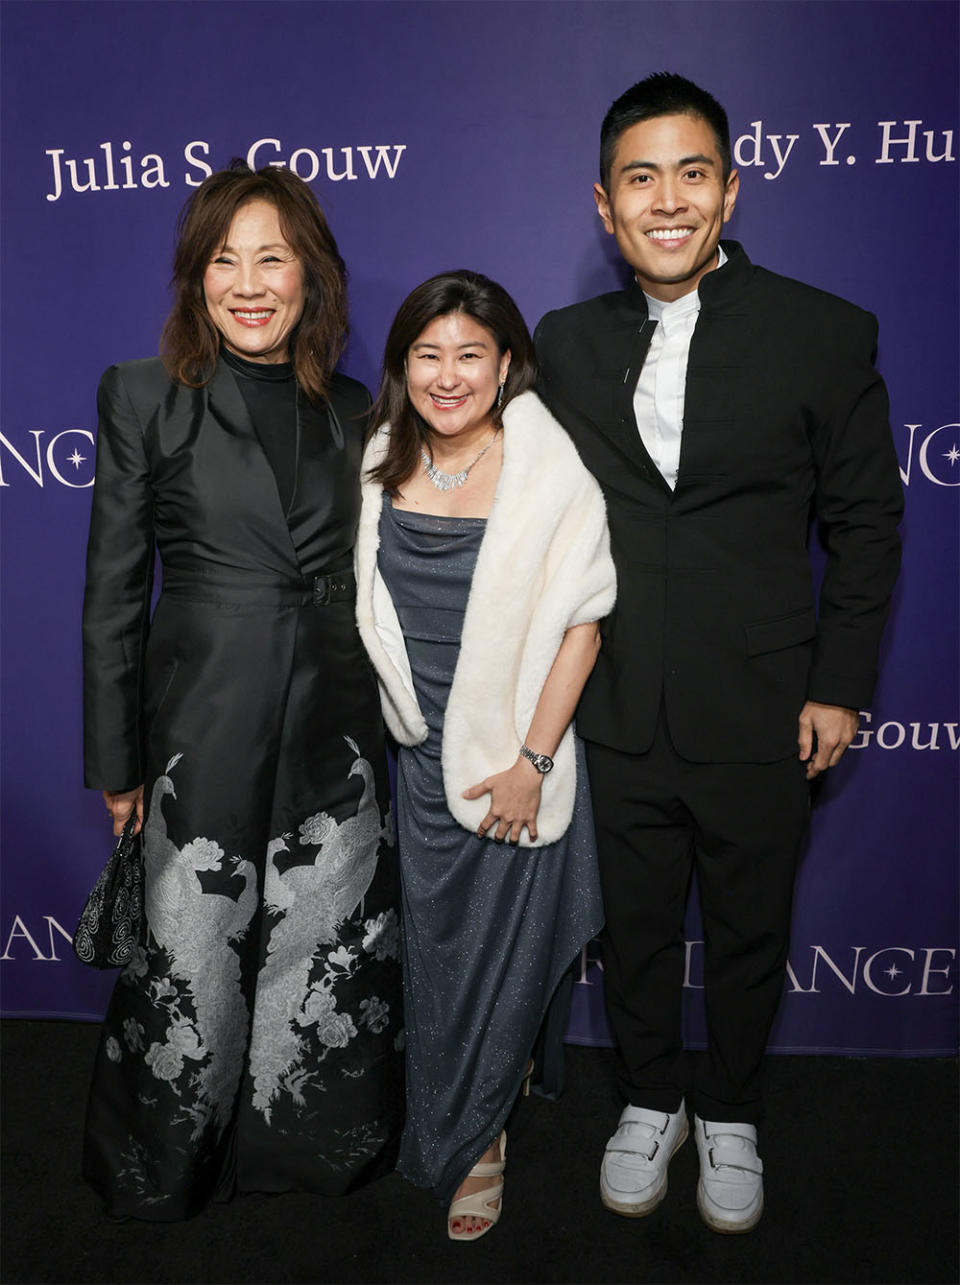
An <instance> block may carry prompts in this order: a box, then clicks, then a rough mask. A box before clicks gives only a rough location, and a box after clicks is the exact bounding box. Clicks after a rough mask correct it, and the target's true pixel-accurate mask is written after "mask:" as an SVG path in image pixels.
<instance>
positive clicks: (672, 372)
mask: <svg viewBox="0 0 960 1285" xmlns="http://www.w3.org/2000/svg"><path fill="white" fill-rule="evenodd" d="M717 251H718V255H719V259H718V262H717V267H716V269H714V271H717V270H719V269H720V268H722V267H723V265H724V264H725V263H726V262H727V256H726V255H725V254H724V252H723V249H722V247H721V246H717ZM644 297H645V298H646V301H647V313H648V315H649V317H650V320H651V321H655V322H656V323H657V326H656V329H655V330H654V332H653V337H652V339H651V340H650V348H649V350H648V352H647V357H646V361H644V363H643V370H641V372H640V378H639V379H638V381H637V387H636V391H635V392H634V394H633V413H634V415H635V416H636V420H637V428H638V429H639V430H640V439H641V441H642V442H643V444H644V446H645V447H646V448H647V453H648V454H649V456H650V458H651V459H652V460H653V462H654V464H656V466H657V468H658V469H659V470H660V473H661V474H662V476H663V479H664V481H665V482H666V483H667V485H668V486H669V487H670V489H671V491H672V490H673V489H674V487H675V486H676V485H677V470H678V469H679V467H680V437H681V435H682V433H683V401H684V391H685V389H686V385H687V359H688V357H689V356H690V340H691V339H692V338H693V332H694V329H695V327H696V324H697V317H698V316H699V315H700V291H699V288H698V289H696V290H691V291H690V293H689V294H685V295H682V296H681V297H680V298H679V299H675V300H673V302H672V303H664V302H663V301H662V300H660V299H652V298H651V297H650V295H648V294H647V293H646V291H644Z"/></svg>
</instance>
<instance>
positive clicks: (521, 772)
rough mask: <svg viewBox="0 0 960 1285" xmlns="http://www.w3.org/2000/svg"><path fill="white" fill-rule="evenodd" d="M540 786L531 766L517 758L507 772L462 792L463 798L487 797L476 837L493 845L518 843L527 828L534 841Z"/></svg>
mask: <svg viewBox="0 0 960 1285" xmlns="http://www.w3.org/2000/svg"><path fill="white" fill-rule="evenodd" d="M542 784H543V777H542V776H541V775H540V773H539V772H538V771H537V769H536V768H535V767H534V766H533V764H532V763H530V762H529V761H528V760H527V759H525V758H523V757H518V759H517V761H516V763H514V765H513V767H511V768H508V769H507V771H506V772H497V773H496V774H495V775H494V776H488V777H487V778H486V780H485V781H481V782H480V783H479V784H478V785H472V786H471V787H470V788H469V790H464V792H463V797H464V798H465V799H479V798H480V797H481V796H482V795H484V794H489V795H490V806H489V809H488V810H487V815H486V816H485V817H484V818H483V820H482V821H481V822H480V824H479V825H478V826H477V838H478V839H483V838H486V837H488V836H489V837H490V838H492V839H493V840H494V842H495V843H502V842H503V841H504V840H505V839H506V840H507V841H508V842H509V843H519V842H520V834H521V832H522V831H523V828H524V827H526V829H527V833H528V834H529V836H530V838H531V839H536V837H537V812H538V811H539V810H540V789H541V786H542Z"/></svg>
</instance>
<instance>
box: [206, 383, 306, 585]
mask: <svg viewBox="0 0 960 1285" xmlns="http://www.w3.org/2000/svg"><path fill="white" fill-rule="evenodd" d="M206 394H207V411H208V413H209V414H210V415H211V416H212V417H213V419H215V420H216V422H217V424H218V425H219V427H220V428H221V429H222V430H223V432H224V433H226V434H227V435H228V436H230V437H233V438H238V439H240V440H242V441H243V442H244V443H245V444H246V450H247V453H248V455H249V457H250V459H251V460H255V461H256V467H255V475H256V478H255V489H256V494H255V495H252V496H251V502H253V501H255V500H256V499H257V497H258V496H259V497H261V498H260V502H259V504H258V505H257V507H258V508H259V509H261V510H263V500H264V499H265V497H267V496H269V497H270V520H271V525H272V526H273V525H275V527H276V532H275V534H276V536H277V541H278V544H279V545H280V546H281V547H282V549H283V550H284V552H285V553H286V554H287V555H288V557H289V560H290V562H291V563H292V564H293V566H294V567H296V568H297V571H298V572H299V571H300V570H301V566H300V555H299V553H298V551H297V547H296V544H295V542H294V539H293V535H292V533H291V531H290V524H289V522H288V521H287V515H286V514H285V513H284V511H283V505H282V503H281V501H280V492H279V490H278V489H277V479H276V476H275V474H274V472H273V469H272V468H271V467H270V461H269V460H268V459H267V453H266V451H265V450H264V449H263V445H262V443H261V441H260V436H259V434H258V433H257V430H256V428H255V427H254V423H253V420H252V419H251V418H250V413H249V411H248V410H247V403H246V402H245V401H244V400H243V394H242V393H241V391H240V386H239V385H238V383H237V381H236V379H235V378H234V374H233V371H232V370H231V369H230V367H229V366H228V365H227V364H226V362H224V361H218V362H217V368H216V370H215V371H214V372H213V375H212V377H211V378H210V381H209V382H208V383H207V385H206ZM298 446H299V443H298ZM294 499H296V497H294ZM264 516H266V514H264ZM274 518H275V519H276V521H275V523H274V522H273V519H274Z"/></svg>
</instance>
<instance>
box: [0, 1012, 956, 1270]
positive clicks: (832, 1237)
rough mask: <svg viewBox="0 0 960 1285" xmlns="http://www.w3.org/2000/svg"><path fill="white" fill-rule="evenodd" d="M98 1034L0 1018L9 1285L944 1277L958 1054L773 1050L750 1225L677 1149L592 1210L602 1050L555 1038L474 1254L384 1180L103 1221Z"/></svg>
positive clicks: (607, 1063) (519, 1121)
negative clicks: (717, 1223)
mask: <svg viewBox="0 0 960 1285" xmlns="http://www.w3.org/2000/svg"><path fill="white" fill-rule="evenodd" d="M96 1040H97V1030H96V1028H95V1027H93V1026H88V1025H84V1024H81V1023H72V1022H28V1021H7V1022H5V1023H3V1031H2V1056H3V1108H4V1109H3V1117H2V1120H3V1187H2V1198H3V1247H2V1259H0V1275H2V1280H3V1281H5V1282H10V1283H11V1285H12V1283H13V1282H40V1281H42V1282H61V1283H64V1285H66V1283H73V1282H82V1281H97V1282H110V1283H117V1285H119V1283H121V1282H123V1283H126V1282H131V1283H137V1282H177V1283H179V1285H193V1283H196V1285H200V1283H202V1282H209V1283H210V1285H214V1283H220V1282H223V1283H231V1285H232V1283H233V1282H237V1283H239V1282H254V1283H256V1285H280V1283H281V1282H308V1283H309V1282H316V1283H319V1282H338V1283H339V1282H342V1283H344V1285H345V1283H346V1282H366V1283H372V1282H397V1283H398V1285H399V1283H400V1282H464V1283H467V1282H470V1283H481V1285H482V1283H484V1282H527V1281H530V1282H541V1281H542V1282H548V1281H550V1282H552V1281H556V1282H561V1281H563V1282H585V1283H593V1282H596V1283H598V1285H599V1283H600V1282H638V1283H640V1282H660V1283H664V1285H666V1283H668V1282H763V1283H764V1285H767V1283H770V1285H772V1283H773V1282H781V1281H782V1282H806V1283H808V1285H812V1283H813V1282H838V1283H840V1282H842V1283H844V1285H846V1283H847V1282H870V1283H871V1285H902V1283H906V1282H917V1283H918V1285H934V1283H938V1282H948V1283H950V1285H952V1283H953V1282H956V1281H957V1279H958V1253H957V1250H958V1212H957V1064H956V1062H954V1061H949V1060H942V1059H906V1060H903V1059H846V1058H826V1057H773V1058H769V1059H768V1070H767V1088H768V1117H769V1121H770V1123H769V1125H768V1127H767V1128H766V1129H765V1130H764V1132H763V1134H762V1154H763V1158H764V1164H765V1166H766V1201H767V1206H766V1213H765V1215H764V1218H763V1221H762V1222H761V1224H760V1226H759V1227H758V1228H757V1229H756V1230H755V1231H754V1232H752V1233H750V1234H749V1235H747V1236H717V1235H715V1234H713V1233H712V1232H710V1231H708V1230H707V1229H706V1228H705V1227H704V1226H703V1224H702V1223H701V1222H700V1219H699V1217H698V1215H697V1209H696V1195H695V1192H696V1180H697V1163H696V1148H695V1147H694V1145H693V1142H692V1140H691V1141H690V1142H688V1143H687V1144H686V1145H685V1146H684V1147H683V1148H682V1149H681V1150H680V1151H679V1152H678V1153H677V1156H676V1158H675V1159H674V1161H673V1164H672V1166H671V1169H670V1191H669V1193H668V1195H667V1198H666V1200H665V1201H664V1203H663V1204H662V1205H661V1206H660V1208H659V1209H658V1210H657V1211H656V1212H655V1213H654V1214H653V1215H651V1216H650V1217H648V1218H643V1219H625V1218H619V1217H617V1216H616V1215H614V1214H609V1213H607V1212H606V1211H605V1210H604V1209H603V1208H602V1207H601V1205H600V1201H599V1198H598V1195H597V1169H598V1165H599V1159H600V1153H601V1150H602V1147H603V1143H604V1141H605V1139H606V1137H607V1134H608V1133H609V1132H610V1131H611V1130H612V1128H613V1126H614V1124H615V1122H616V1119H617V1115H618V1105H617V1101H616V1094H615V1090H614V1059H613V1054H612V1053H610V1052H609V1051H607V1050H593V1049H582V1048H571V1049H569V1050H568V1062H567V1072H568V1087H567V1091H566V1093H565V1095H564V1097H563V1099H562V1100H561V1101H560V1102H559V1103H551V1102H546V1101H544V1100H542V1099H539V1098H535V1097H531V1098H528V1099H525V1100H524V1101H523V1102H522V1103H521V1104H520V1106H519V1108H518V1110H517V1112H516V1113H515V1116H514V1119H513V1121H512V1124H511V1131H510V1157H509V1169H508V1173H507V1185H506V1199H505V1205H504V1214H503V1218H502V1220H501V1222H500V1223H499V1225H498V1226H497V1227H495V1228H494V1229H493V1231H492V1232H490V1233H489V1234H488V1235H487V1236H486V1237H484V1238H483V1239H482V1240H480V1241H478V1242H476V1243H474V1244H467V1245H457V1244H452V1243H451V1242H449V1241H448V1240H447V1239H446V1231H445V1225H444V1218H443V1213H442V1211H441V1210H440V1209H439V1207H438V1206H436V1205H435V1204H434V1203H433V1201H432V1200H431V1199H430V1198H429V1197H428V1196H427V1195H426V1194H425V1193H423V1192H421V1191H418V1190H416V1189H415V1188H413V1187H411V1186H409V1185H408V1184H407V1183H405V1182H403V1181H402V1180H401V1179H400V1178H398V1177H397V1176H396V1175H392V1176H391V1177H389V1178H386V1179H383V1180H382V1181H381V1182H378V1183H375V1184H374V1185H373V1186H372V1187H368V1188H366V1189H364V1190H363V1191H361V1192H358V1193H357V1194H355V1195H352V1196H348V1197H346V1198H344V1199H342V1200H329V1199H323V1198H320V1197H315V1196H307V1195H292V1196H277V1197H269V1196H245V1197H243V1198H241V1199H238V1200H236V1201H234V1202H233V1203H232V1204H229V1205H219V1206H212V1207H211V1208H209V1209H208V1210H207V1211H206V1212H204V1213H203V1214H202V1215H201V1216H200V1217H198V1218H196V1219H194V1220H193V1221H192V1222H189V1223H180V1224H172V1225H154V1224H146V1223H126V1224H122V1225H119V1226H117V1225H113V1224H110V1223H107V1222H106V1221H105V1220H104V1219H103V1217H102V1216H101V1213H100V1207H99V1202H98V1200H97V1199H96V1197H95V1196H94V1195H93V1193H92V1192H91V1191H89V1190H88V1189H87V1188H86V1187H85V1185H84V1184H83V1182H82V1181H81V1179H80V1176H79V1172H78V1168H79V1152H80V1133H81V1126H82V1119H83V1108H84V1099H85V1096H86V1089H87V1081H88V1076H89V1071H90V1066H91V1065H92V1060H93V1053H94V1047H95V1044H96Z"/></svg>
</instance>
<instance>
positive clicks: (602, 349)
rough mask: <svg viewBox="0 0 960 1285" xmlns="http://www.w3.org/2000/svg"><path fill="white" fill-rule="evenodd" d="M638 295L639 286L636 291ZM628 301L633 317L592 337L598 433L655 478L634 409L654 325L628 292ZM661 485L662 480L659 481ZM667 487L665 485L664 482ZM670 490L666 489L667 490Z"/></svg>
mask: <svg viewBox="0 0 960 1285" xmlns="http://www.w3.org/2000/svg"><path fill="white" fill-rule="evenodd" d="M637 289H638V292H639V287H638V288H637ZM626 294H627V302H628V306H629V305H633V306H632V307H630V311H631V312H632V316H630V317H629V319H627V320H626V322H624V321H623V320H620V321H618V324H616V325H613V326H611V328H610V329H609V330H605V331H603V332H601V333H599V334H598V335H596V336H595V338H594V340H593V342H594V344H595V351H596V379H597V388H596V390H595V395H596V419H595V423H596V426H597V428H598V430H599V431H600V432H601V433H603V435H604V436H605V437H607V438H608V439H609V440H610V441H611V442H613V444H614V445H615V446H617V447H618V448H619V450H620V451H622V452H623V454H624V455H626V456H627V458H628V459H629V460H630V461H631V463H633V464H634V465H637V466H639V467H641V468H642V469H643V470H644V472H647V470H651V472H650V473H649V474H648V475H649V476H653V477H655V478H657V477H660V474H659V471H658V469H657V467H656V465H655V464H654V462H653V460H652V459H651V458H650V455H649V453H648V451H647V449H646V447H645V446H644V444H643V439H642V438H641V436H640V431H639V429H638V428H637V418H636V415H635V413H634V409H633V395H634V392H635V391H636V387H637V380H638V379H639V378H640V371H641V370H642V369H643V363H644V361H645V360H646V356H647V352H648V351H649V349H650V341H651V339H652V338H653V333H654V331H655V330H656V325H657V323H656V322H655V321H651V320H650V318H649V317H648V316H647V315H646V308H645V307H640V308H637V307H636V306H635V304H634V301H633V298H632V295H631V292H630V291H629V290H628V291H627V292H626ZM660 480H661V482H662V481H663V479H662V478H660ZM663 484H664V486H666V483H665V482H664V483H663ZM667 489H668V490H669V488H667Z"/></svg>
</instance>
